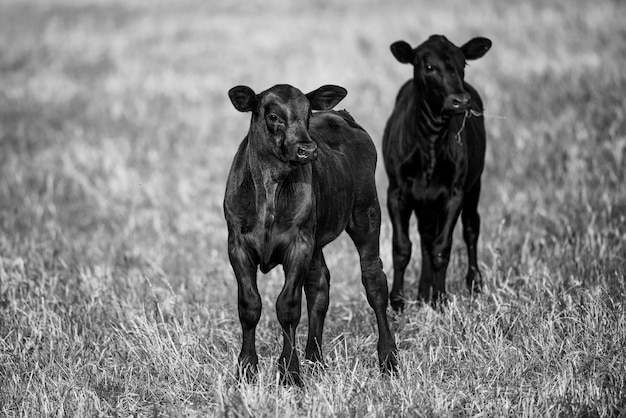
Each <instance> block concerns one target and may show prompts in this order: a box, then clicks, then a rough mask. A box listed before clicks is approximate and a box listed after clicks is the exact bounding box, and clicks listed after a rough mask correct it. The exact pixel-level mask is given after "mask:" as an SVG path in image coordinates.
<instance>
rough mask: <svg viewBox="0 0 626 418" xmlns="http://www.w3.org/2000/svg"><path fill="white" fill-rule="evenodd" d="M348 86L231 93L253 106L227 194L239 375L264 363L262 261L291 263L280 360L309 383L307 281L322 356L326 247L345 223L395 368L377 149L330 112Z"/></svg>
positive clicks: (279, 305) (287, 373) (286, 266)
mask: <svg viewBox="0 0 626 418" xmlns="http://www.w3.org/2000/svg"><path fill="white" fill-rule="evenodd" d="M346 94H347V92H346V90H345V89H344V88H342V87H338V86H322V87H320V88H319V89H317V90H315V91H312V92H310V93H308V94H306V95H305V94H303V93H302V92H301V91H300V90H298V89H296V88H294V87H291V86H289V85H277V86H274V87H272V88H270V89H268V90H266V91H264V92H262V93H260V94H255V93H254V91H252V89H250V88H249V87H245V86H237V87H233V88H232V89H231V90H230V91H229V92H228V95H229V96H230V100H231V101H232V103H233V105H234V106H235V108H236V109H237V110H239V111H240V112H252V121H251V123H250V129H249V131H248V135H247V136H246V137H245V138H244V140H243V142H242V143H241V145H240V146H239V150H238V151H237V154H236V155H235V159H234V161H233V165H232V167H231V170H230V174H229V176H228V181H227V184H226V196H225V198H224V214H225V216H226V222H227V224H228V255H229V258H230V263H231V266H232V268H233V271H234V272H235V276H236V278H237V285H238V302H239V319H240V321H241V328H242V334H243V335H242V338H243V342H242V347H241V353H240V354H239V371H240V377H249V376H251V375H254V374H255V372H256V368H257V363H258V357H257V353H256V348H255V329H256V326H257V323H258V322H259V318H260V316H261V298H260V296H259V292H258V289H257V267H259V268H260V269H261V271H262V272H263V273H267V272H269V271H270V270H271V269H273V268H274V267H275V266H276V265H278V264H282V266H283V270H284V273H285V283H284V286H283V289H282V291H281V293H280V295H279V296H278V300H277V301H276V314H277V316H278V321H279V322H280V325H281V327H282V331H283V349H282V353H281V355H280V357H279V359H278V368H279V371H280V374H281V379H282V381H283V382H284V383H293V384H298V385H299V384H301V380H300V371H299V360H298V356H297V354H296V327H297V326H298V322H299V321H300V304H301V300H302V288H303V286H304V292H305V294H306V301H307V311H308V317H309V333H308V338H307V344H306V350H305V356H306V358H307V359H308V360H311V361H314V362H322V361H323V358H322V329H323V327H324V319H325V317H326V312H327V310H328V291H329V285H330V275H329V272H328V268H327V267H326V262H325V260H324V254H323V253H322V248H323V247H324V246H325V245H326V244H328V243H329V242H331V241H333V240H334V239H335V238H336V237H337V236H338V235H339V234H340V233H341V232H342V231H344V230H345V231H347V233H348V235H349V236H350V238H351V239H352V240H353V241H354V244H355V245H356V248H357V250H358V252H359V256H360V263H361V273H362V281H363V284H364V286H365V291H366V294H367V300H368V302H369V304H370V306H371V307H372V308H373V309H374V313H375V314H376V320H377V323H378V338H379V339H378V359H379V362H380V365H381V367H382V368H383V369H384V370H394V369H395V367H396V362H397V360H396V352H397V350H396V345H395V342H394V339H393V336H392V334H391V332H390V330H389V324H388V321H387V314H386V307H387V278H386V276H385V274H384V272H383V270H382V262H381V260H380V258H379V242H378V240H379V234H380V206H379V203H378V196H377V193H376V185H375V183H374V172H375V168H376V149H375V147H374V144H373V142H372V139H371V138H370V136H369V135H368V134H367V133H366V132H365V131H364V130H363V128H361V127H360V126H359V125H357V124H356V123H355V121H354V120H353V119H352V117H351V116H350V115H349V114H348V113H347V112H345V111H342V112H335V111H330V109H332V108H333V107H334V106H335V105H336V104H337V103H339V102H340V101H341V100H342V99H343V98H344V97H345V95H346ZM313 110H323V111H324V112H317V113H312V111H313Z"/></svg>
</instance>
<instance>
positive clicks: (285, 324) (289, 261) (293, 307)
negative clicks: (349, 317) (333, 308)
mask: <svg viewBox="0 0 626 418" xmlns="http://www.w3.org/2000/svg"><path fill="white" fill-rule="evenodd" d="M312 252H313V245H312V239H308V238H306V237H303V236H301V235H300V236H298V237H296V238H295V239H294V241H293V242H292V244H291V245H290V247H289V248H288V249H287V252H286V258H285V261H284V263H283V268H284V270H285V284H284V286H283V289H282V291H281V292H280V295H278V300H277V301H276V315H277V316H278V322H280V326H281V327H282V330H283V350H282V352H281V354H280V357H279V358H278V370H279V372H280V376H281V382H282V383H283V384H294V385H298V386H301V385H302V380H301V378H300V361H299V360H298V354H297V353H296V328H297V327H298V323H299V322H300V310H301V304H302V285H303V284H304V278H305V276H306V273H307V270H308V268H309V263H310V261H311V254H312Z"/></svg>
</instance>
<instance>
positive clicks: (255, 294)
mask: <svg viewBox="0 0 626 418" xmlns="http://www.w3.org/2000/svg"><path fill="white" fill-rule="evenodd" d="M228 256H229V259H230V264H231V266H232V268H233V271H234V272H235V277H236V278H237V301H238V309H239V321H240V322H241V334H242V344H241V352H240V353H239V358H238V366H239V367H238V373H237V375H238V377H239V379H246V380H250V379H252V378H253V377H254V376H255V375H256V373H257V365H258V363H259V358H258V356H257V353H256V326H257V324H258V323H259V319H260V318H261V307H262V304H261V296H260V295H259V290H258V288H257V280H256V263H255V262H254V261H253V260H252V258H251V256H250V254H248V253H247V252H246V251H245V250H244V249H243V248H242V246H241V245H238V244H236V243H233V242H232V240H229V245H228Z"/></svg>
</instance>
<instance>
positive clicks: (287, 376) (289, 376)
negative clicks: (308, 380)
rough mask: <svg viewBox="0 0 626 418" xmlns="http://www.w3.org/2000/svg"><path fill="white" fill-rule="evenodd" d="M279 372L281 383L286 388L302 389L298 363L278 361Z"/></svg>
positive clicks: (284, 360)
mask: <svg viewBox="0 0 626 418" xmlns="http://www.w3.org/2000/svg"><path fill="white" fill-rule="evenodd" d="M278 372H279V373H280V383H281V384H282V385H284V386H299V387H302V385H303V384H302V378H301V377H300V366H299V365H298V363H297V360H296V362H288V361H286V359H279V360H278Z"/></svg>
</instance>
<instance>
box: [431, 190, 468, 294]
mask: <svg viewBox="0 0 626 418" xmlns="http://www.w3.org/2000/svg"><path fill="white" fill-rule="evenodd" d="M462 201H463V198H462V195H461V193H460V192H458V193H457V194H454V195H453V196H452V198H451V199H450V201H449V202H448V205H447V208H446V211H444V212H443V213H444V219H442V220H441V221H440V222H438V224H443V227H442V228H441V229H440V230H439V231H438V234H437V238H435V240H434V242H433V245H432V248H431V249H430V260H431V265H432V267H433V292H432V302H433V303H434V304H439V303H445V302H446V301H447V295H446V272H447V270H448V264H449V263H450V253H451V252H452V235H453V233H454V226H455V225H456V222H457V220H458V219H459V214H460V212H461V204H462Z"/></svg>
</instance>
